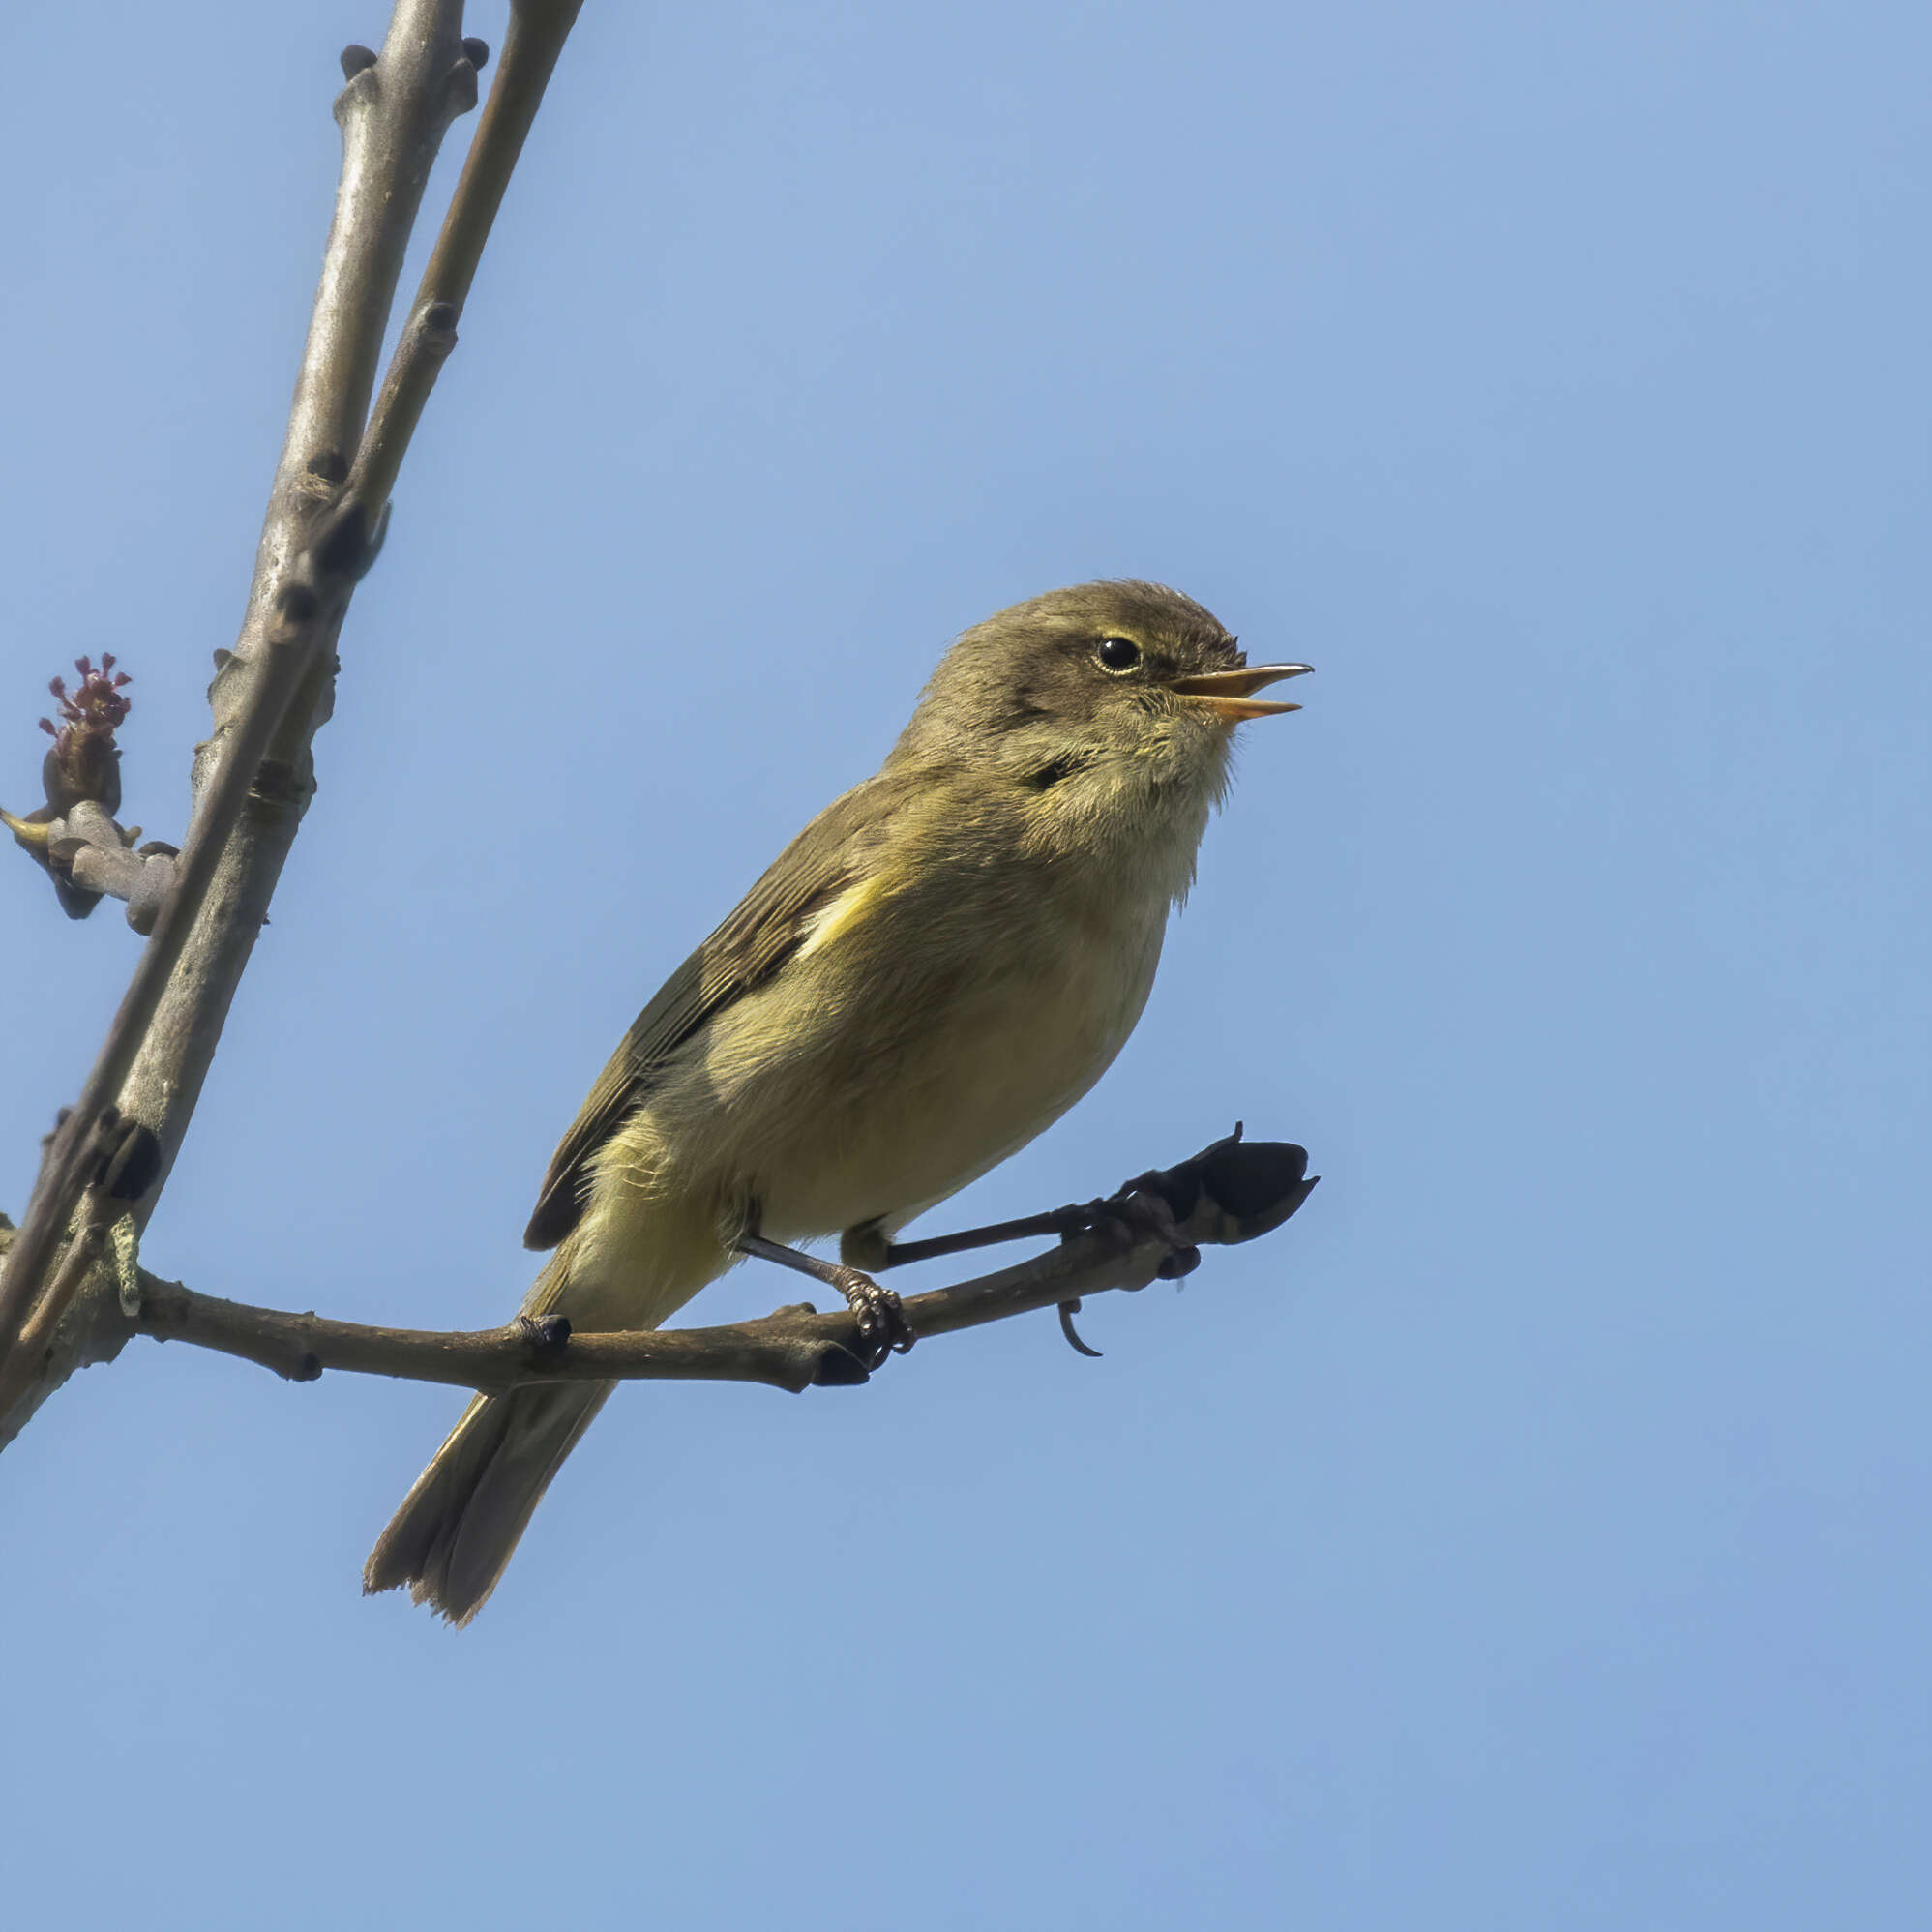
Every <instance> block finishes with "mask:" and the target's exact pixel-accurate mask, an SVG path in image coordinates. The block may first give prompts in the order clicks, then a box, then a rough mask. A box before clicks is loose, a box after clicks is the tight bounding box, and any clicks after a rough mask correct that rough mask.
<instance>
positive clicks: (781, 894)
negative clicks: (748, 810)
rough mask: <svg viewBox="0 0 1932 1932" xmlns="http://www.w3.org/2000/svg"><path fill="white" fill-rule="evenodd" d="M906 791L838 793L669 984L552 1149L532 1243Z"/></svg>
mask: <svg viewBox="0 0 1932 1932" xmlns="http://www.w3.org/2000/svg"><path fill="white" fill-rule="evenodd" d="M907 789H908V788H907V786H906V784H905V783H904V781H902V780H901V779H900V778H899V777H898V775H897V774H893V775H887V774H885V773H881V774H880V775H879V776H877V778H872V779H868V780H867V781H866V782H865V784H863V785H860V786H855V787H854V788H852V789H851V790H850V791H848V792H847V793H846V794H845V796H844V797H842V798H838V799H835V800H834V801H833V802H832V803H831V804H830V805H828V806H827V807H826V808H825V809H824V811H822V812H821V813H819V815H818V816H817V817H816V818H814V819H813V820H812V822H811V823H810V824H809V825H807V826H806V828H805V829H804V830H803V831H802V832H800V833H799V835H798V836H797V838H795V839H793V840H792V842H791V844H790V845H788V847H786V848H785V850H784V851H783V852H782V853H780V854H779V856H778V858H777V860H776V861H774V863H773V864H772V865H771V867H770V868H769V869H768V870H767V871H766V872H765V874H764V876H763V877H761V878H760V879H759V880H758V883H757V884H756V885H754V886H753V887H752V889H751V890H750V891H749V892H748V893H746V895H745V896H744V898H743V899H742V900H740V901H739V903H738V906H737V907H736V909H735V910H734V911H733V912H732V913H731V915H730V916H729V918H728V919H727V920H726V921H725V923H724V924H723V925H722V926H720V927H719V928H718V930H717V931H716V932H715V933H713V934H712V935H711V936H710V937H709V938H708V939H706V940H705V941H704V943H703V944H702V945H701V946H699V947H698V950H697V951H696V952H695V953H693V954H692V955H691V957H690V958H689V959H688V960H686V961H685V963H684V964H683V965H682V966H679V967H678V969H677V970H676V971H675V972H674V973H672V974H671V976H670V977H669V979H668V980H666V981H665V983H664V985H663V986H662V987H661V988H660V989H659V990H658V994H657V996H656V998H654V999H653V1000H652V1001H651V1003H650V1004H649V1005H648V1006H646V1007H645V1008H644V1010H643V1011H642V1012H641V1013H640V1014H639V1015H638V1018H637V1021H636V1023H635V1024H634V1025H632V1027H631V1030H630V1031H629V1032H628V1033H626V1034H625V1035H624V1039H623V1043H622V1044H621V1045H620V1046H619V1047H618V1049H617V1051H616V1052H615V1053H614V1054H612V1055H611V1056H610V1062H609V1065H608V1066H607V1067H606V1068H605V1069H604V1071H603V1073H601V1074H600V1075H599V1076H598V1079H597V1085H595V1086H593V1087H592V1088H591V1089H590V1093H589V1097H588V1098H587V1099H586V1100H585V1101H584V1103H583V1106H582V1108H581V1109H580V1112H579V1114H578V1116H577V1118H576V1120H575V1121H574V1122H573V1123H572V1125H571V1129H570V1132H569V1133H567V1134H566V1135H565V1136H564V1137H563V1140H562V1142H561V1143H560V1144H559V1145H558V1147H557V1150H556V1152H555V1154H553V1155H552V1156H551V1158H550V1172H549V1174H546V1175H545V1176H544V1186H543V1192H542V1193H541V1194H540V1195H539V1196H538V1198H537V1206H536V1211H535V1213H533V1214H532V1215H531V1216H530V1225H529V1227H528V1228H527V1229H525V1230H524V1233H523V1245H524V1246H525V1247H526V1248H552V1247H554V1246H555V1245H556V1244H557V1243H558V1242H559V1241H561V1240H562V1239H563V1237H564V1236H565V1235H566V1234H569V1233H570V1231H571V1230H572V1229H573V1228H574V1227H575V1226H576V1225H577V1222H578V1218H579V1216H580V1214H581V1213H582V1211H583V1195H584V1190H585V1186H586V1184H587V1182H588V1179H589V1174H590V1165H591V1162H592V1160H593V1159H594V1158H595V1156H596V1154H597V1152H598V1150H599V1149H600V1148H601V1147H602V1146H603V1145H604V1144H605V1143H606V1142H607V1141H609V1138H610V1137H611V1135H612V1134H614V1133H615V1132H616V1131H617V1129H618V1128H619V1127H620V1126H621V1125H622V1124H623V1122H624V1119H625V1117H626V1116H627V1115H629V1114H630V1113H631V1111H632V1110H633V1109H634V1108H635V1107H636V1106H637V1105H638V1103H639V1101H640V1100H642V1099H643V1097H644V1096H645V1095H646V1094H647V1093H649V1091H650V1090H651V1087H652V1086H653V1085H655V1083H656V1081H657V1079H658V1077H659V1074H660V1071H661V1069H662V1068H663V1066H664V1065H665V1063H666V1061H668V1060H669V1058H670V1056H671V1055H673V1054H674V1053H676V1052H677V1050H678V1049H679V1048H680V1047H681V1046H683V1045H684V1043H685V1042H686V1041H687V1040H689V1039H690V1038H691V1037H692V1036H693V1035H694V1034H695V1033H697V1032H698V1030H699V1029H700V1028H701V1027H703V1026H704V1025H706V1024H707V1022H709V1021H710V1020H711V1019H712V1018H713V1017H714V1016H715V1015H717V1014H719V1013H722V1012H723V1011H724V1010H725V1009H726V1008H727V1007H728V1006H730V1005H731V1004H732V1003H733V1002H734V1001H735V1000H738V999H740V998H742V997H743V996H745V995H746V994H748V993H750V992H752V991H753V990H754V989H755V988H757V987H759V986H762V985H763V984H764V983H765V982H766V981H767V980H769V979H770V978H771V977H772V975H773V974H774V973H776V972H777V971H778V970H779V969H780V967H782V966H784V965H785V963H786V962H787V961H788V959H790V958H791V957H792V956H793V954H795V953H796V952H797V951H798V949H799V948H800V946H802V945H803V944H804V942H805V940H806V939H807V937H808V936H810V934H811V932H812V927H813V922H814V921H815V920H816V919H817V917H818V915H819V914H820V913H821V912H822V911H823V910H824V908H825V907H827V906H828V905H829V904H831V902H832V901H833V900H835V899H837V898H838V896H839V895H840V894H841V893H843V892H845V891H846V890H847V888H848V887H850V886H853V885H856V884H858V883H859V882H860V881H861V880H863V879H864V878H866V877H869V876H870V874H871V872H872V870H873V868H874V867H875V865H876V864H877V858H878V853H879V851H880V848H881V847H882V845H883V842H884V838H885V835H886V828H887V826H888V824H889V823H890V821H891V819H892V817H894V815H895V814H896V813H897V812H898V811H899V810H900V809H901V808H902V807H903V806H904V804H905V803H906V798H907Z"/></svg>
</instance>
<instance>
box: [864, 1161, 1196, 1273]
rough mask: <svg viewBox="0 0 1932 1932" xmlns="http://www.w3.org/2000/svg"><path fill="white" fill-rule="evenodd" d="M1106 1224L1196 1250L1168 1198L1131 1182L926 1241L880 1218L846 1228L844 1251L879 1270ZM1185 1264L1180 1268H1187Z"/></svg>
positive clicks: (1071, 1235)
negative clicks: (903, 1237) (1099, 1195)
mask: <svg viewBox="0 0 1932 1932" xmlns="http://www.w3.org/2000/svg"><path fill="white" fill-rule="evenodd" d="M1103 1229H1115V1230H1118V1231H1120V1233H1121V1234H1123V1236H1124V1237H1125V1238H1127V1239H1129V1240H1131V1239H1133V1238H1134V1237H1135V1236H1136V1235H1137V1234H1140V1233H1141V1231H1142V1230H1146V1231H1147V1232H1149V1233H1152V1234H1158V1235H1160V1236H1161V1237H1162V1238H1163V1239H1164V1240H1166V1241H1167V1242H1168V1243H1169V1244H1170V1245H1171V1246H1172V1247H1174V1250H1175V1251H1176V1253H1177V1254H1178V1253H1182V1252H1185V1253H1190V1254H1191V1253H1193V1252H1194V1250H1193V1249H1192V1248H1191V1247H1190V1246H1189V1243H1188V1239H1187V1236H1186V1235H1185V1234H1183V1233H1182V1232H1181V1230H1180V1229H1178V1228H1177V1227H1175V1226H1174V1215H1173V1212H1172V1210H1171V1209H1170V1208H1169V1206H1168V1204H1167V1203H1166V1202H1165V1201H1163V1200H1162V1199H1161V1197H1160V1196H1159V1195H1157V1194H1153V1193H1150V1192H1147V1191H1145V1190H1144V1189H1141V1188H1139V1187H1137V1186H1136V1185H1135V1184H1134V1183H1133V1182H1131V1181H1130V1182H1129V1183H1128V1184H1127V1185H1126V1186H1125V1187H1123V1188H1122V1189H1121V1190H1120V1192H1119V1193H1118V1194H1115V1195H1110V1196H1109V1197H1108V1198H1107V1199H1106V1200H1104V1201H1086V1202H1075V1203H1073V1204H1070V1205H1068V1206H1065V1207H1050V1208H1049V1209H1048V1210H1047V1211H1046V1213H1044V1214H1025V1215H1022V1216H1021V1218H1020V1219H1019V1220H1017V1221H994V1222H990V1223H989V1224H988V1225H987V1226H986V1227H984V1228H962V1229H961V1230H960V1231H959V1233H958V1234H935V1235H933V1236H932V1237H931V1238H930V1239H928V1240H924V1241H895V1240H892V1239H890V1238H889V1237H888V1236H887V1235H886V1234H885V1233H884V1231H883V1230H882V1229H881V1228H880V1226H879V1224H878V1223H877V1221H865V1222H861V1223H860V1224H859V1226H857V1227H856V1228H847V1230H846V1232H845V1234H843V1235H842V1236H841V1237H840V1240H839V1256H840V1259H841V1260H842V1261H844V1262H846V1263H847V1264H848V1265H857V1264H862V1265H864V1266H865V1267H868V1268H872V1269H875V1270H878V1269H883V1268H897V1267H905V1266H907V1264H908V1263H912V1262H930V1261H936V1260H937V1259H938V1257H939V1256H941V1255H957V1254H963V1253H965V1252H966V1249H968V1248H992V1247H997V1246H998V1245H999V1244H1000V1243H1001V1242H1002V1241H1025V1240H1032V1239H1036V1238H1037V1237H1038V1236H1040V1235H1042V1234H1057V1235H1058V1236H1059V1237H1060V1239H1061V1240H1063V1241H1071V1240H1073V1239H1075V1238H1076V1237H1077V1236H1079V1235H1082V1234H1098V1233H1099V1232H1101V1231H1102V1230H1103ZM1186 1271H1187V1270H1186V1269H1184V1268H1183V1269H1180V1270H1178V1272H1181V1273H1185V1272H1186Z"/></svg>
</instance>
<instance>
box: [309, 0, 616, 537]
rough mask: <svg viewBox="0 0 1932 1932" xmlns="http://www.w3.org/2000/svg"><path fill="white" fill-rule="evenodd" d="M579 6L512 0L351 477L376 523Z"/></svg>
mask: <svg viewBox="0 0 1932 1932" xmlns="http://www.w3.org/2000/svg"><path fill="white" fill-rule="evenodd" d="M582 4H583V0H512V5H511V8H510V25H509V31H508V32H507V33H506V34H505V36H504V40H503V51H502V54H501V55H500V56H499V59H498V62H497V69H496V78H495V80H494V82H493V83H492V84H491V86H490V98H489V100H488V101H486V102H485V103H484V107H483V113H482V115H481V116H480V117H479V119H478V122H477V129H476V138H475V139H474V140H473V141H471V142H470V145H469V154H468V157H467V158H466V159H465V160H464V162H463V167H462V174H461V177H460V178H459V180H458V182H457V185H456V192H455V193H453V194H452V195H451V197H450V205H449V210H448V212H447V213H446V214H445V215H444V217H443V225H442V228H441V229H440V231H439V232H438V233H437V236H436V245H435V247H434V249H433V250H431V253H430V260H429V264H428V266H427V267H426V268H425V269H424V270H423V280H422V283H421V285H420V286H419V287H418V289H417V290H416V300H415V302H414V303H413V304H412V305H411V307H410V311H409V320H408V323H407V324H406V325H405V327H404V328H403V331H402V334H401V337H400V339H399V340H398V342H397V344H396V351H395V354H394V355H393V356H391V358H390V363H389V372H388V374H387V375H386V376H384V378H383V383H382V393H381V394H380V395H379V396H377V398H376V399H375V407H374V409H373V410H372V412H371V415H370V423H369V433H368V434H367V435H366V436H364V438H363V443H362V448H361V449H360V450H359V451H358V452H357V455H356V461H355V468H354V470H353V472H352V473H351V475H350V478H349V487H348V490H347V492H346V493H347V497H348V499H349V500H350V501H352V502H355V503H359V504H361V505H362V506H364V508H365V510H366V512H367V514H368V515H369V516H371V517H372V518H373V517H375V516H378V515H379V514H380V513H381V510H382V507H383V505H384V504H386V503H387V502H388V501H389V493H390V491H391V490H393V489H394V488H395V487H396V475H397V472H398V470H399V469H400V468H401V464H402V458H403V455H404V454H405V452H406V451H407V450H408V447H409V439H410V438H411V437H412V436H413V435H414V434H415V432H416V424H417V422H418V421H419V419H420V418H421V416H422V414H423V405H424V404H425V403H426V402H428V401H429V400H430V392H431V390H432V389H433V388H434V387H435V384H436V377H437V376H438V374H440V373H441V372H442V366H443V363H444V362H445V360H447V358H448V356H449V353H450V351H451V350H452V349H453V348H455V346H456V340H457V338H456V327H457V323H458V322H459V321H460V320H461V318H462V310H463V304H464V303H465V302H467V301H468V300H469V289H470V283H471V282H474V281H475V279H476V269H477V264H478V262H480V261H481V260H482V258H483V249H484V244H485V243H486V242H488V241H489V239H490V228H491V227H492V226H493V225H494V223H495V221H496V213H497V210H498V209H499V208H501V206H502V205H503V195H504V192H505V190H506V189H508V187H509V186H510V177H511V174H512V173H513V172H514V171H515V169H516V166H517V161H518V157H519V156H520V155H521V153H522V152H523V142H524V140H525V139H526V138H527V136H528V134H529V132H530V124H531V123H532V122H533V121H534V120H535V119H536V115H537V109H538V108H539V107H540V106H541V105H542V104H543V100H544V90H545V89H546V88H547V87H549V85H550V75H551V74H553V73H554V72H555V70H556V64H557V57H558V55H560V54H561V53H562V52H563V45H564V42H565V41H566V40H567V39H568V38H569V37H570V30H571V28H572V27H573V26H574V25H575V24H576V21H577V15H578V12H579V10H580V7H581V6H582Z"/></svg>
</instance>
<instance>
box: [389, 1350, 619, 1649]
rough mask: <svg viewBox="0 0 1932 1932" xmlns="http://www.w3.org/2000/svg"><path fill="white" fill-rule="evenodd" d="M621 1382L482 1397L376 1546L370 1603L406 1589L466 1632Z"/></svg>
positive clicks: (546, 1385) (541, 1385)
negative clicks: (553, 1480) (566, 1464)
mask: <svg viewBox="0 0 1932 1932" xmlns="http://www.w3.org/2000/svg"><path fill="white" fill-rule="evenodd" d="M615 1386H616V1384H615V1383H614V1382H533V1383H530V1384H528V1385H526V1386H525V1387H522V1388H513V1389H512V1390H511V1391H510V1392H509V1393H508V1394H507V1395H479V1396H478V1397H477V1398H476V1399H475V1401H473V1402H472V1403H471V1404H470V1405H469V1407H468V1408H467V1409H465V1410H464V1411H463V1412H462V1420H461V1421H460V1422H459V1423H458V1424H457V1426H456V1427H455V1428H454V1429H452V1430H451V1431H450V1437H449V1441H448V1442H445V1443H444V1444H443V1446H442V1447H441V1448H440V1449H438V1450H437V1451H436V1453H435V1456H434V1458H433V1459H432V1460H431V1464H430V1467H429V1468H428V1469H426V1470H425V1471H423V1473H422V1474H421V1475H420V1476H418V1477H417V1478H416V1486H415V1488H414V1489H412V1490H411V1491H410V1492H409V1494H408V1495H407V1496H405V1497H404V1498H403V1499H402V1506H401V1508H400V1509H399V1510H398V1511H397V1512H396V1514H395V1515H394V1516H393V1517H391V1518H390V1522H389V1528H388V1529H386V1530H385V1531H383V1532H382V1534H381V1535H380V1536H378V1537H377V1538H376V1542H375V1548H374V1549H373V1550H372V1551H371V1552H370V1557H369V1562H368V1563H367V1564H366V1565H365V1567H364V1569H363V1573H362V1587H363V1591H364V1594H365V1595H371V1594H373V1593H374V1592H375V1591H376V1590H395V1589H397V1588H398V1587H399V1586H401V1585H402V1584H405V1583H406V1584H407V1585H408V1586H409V1593H410V1595H411V1596H413V1597H414V1598H415V1600H416V1601H417V1602H418V1603H427V1604H429V1605H430V1607H431V1609H433V1610H437V1611H440V1612H441V1613H442V1614H443V1616H445V1617H447V1618H448V1619H449V1620H450V1621H451V1622H452V1623H456V1624H463V1623H467V1622H468V1621H469V1620H470V1619H471V1618H472V1617H474V1616H475V1615H476V1613H477V1612H478V1611H479V1610H481V1609H482V1608H483V1604H484V1600H485V1599H486V1598H487V1597H488V1596H489V1594H490V1591H491V1590H494V1589H495V1588H496V1580H497V1579H498V1578H499V1577H500V1576H501V1575H502V1574H503V1571H504V1568H505V1566H506V1565H507V1564H508V1563H509V1561H510V1558H511V1555H512V1553H513V1552H514V1551H515V1550H516V1548H517V1542H518V1539H519V1538H520V1536H521V1535H522V1533H523V1531H524V1529H525V1527H526V1526H527V1525H528V1523H529V1521H530V1512H531V1511H532V1510H534V1509H535V1508H536V1506H537V1504H538V1503H539V1502H540V1501H542V1500H543V1494H544V1491H545V1490H547V1489H548V1488H549V1487H550V1478H551V1477H552V1476H553V1475H555V1474H556V1472H557V1471H558V1470H559V1469H560V1468H562V1466H563V1459H564V1458H565V1457H566V1456H567V1455H569V1454H570V1452H571V1450H572V1449H574V1448H575V1447H576V1446H577V1439H578V1438H579V1437H580V1436H581V1435H582V1434H583V1432H584V1431H585V1430H586V1429H587V1428H589V1426H590V1422H591V1418H592V1417H593V1416H594V1415H595V1414H596V1413H597V1412H598V1411H599V1410H600V1409H602V1408H603V1407H604V1404H605V1401H606V1399H607V1398H608V1397H609V1393H610V1391H611V1389H612V1388H614V1387H615Z"/></svg>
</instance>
